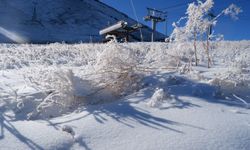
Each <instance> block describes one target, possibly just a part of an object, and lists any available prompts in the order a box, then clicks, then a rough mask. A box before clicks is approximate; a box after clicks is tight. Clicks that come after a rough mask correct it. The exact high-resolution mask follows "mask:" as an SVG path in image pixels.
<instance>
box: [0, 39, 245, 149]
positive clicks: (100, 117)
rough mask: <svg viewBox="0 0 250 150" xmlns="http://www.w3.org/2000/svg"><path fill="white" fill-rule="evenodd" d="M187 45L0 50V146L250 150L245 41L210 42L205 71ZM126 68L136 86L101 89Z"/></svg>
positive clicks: (5, 47) (0, 47)
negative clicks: (195, 63)
mask: <svg viewBox="0 0 250 150" xmlns="http://www.w3.org/2000/svg"><path fill="white" fill-rule="evenodd" d="M191 46H192V45H191V44H189V43H186V45H185V48H186V51H185V54H183V51H177V50H175V45H172V44H166V43H131V44H115V43H109V44H76V45H67V44H59V43H57V44H49V45H28V44H25V45H13V44H1V45H0V57H1V58H0V60H1V61H0V81H1V82H0V98H1V99H0V112H1V114H0V146H1V148H0V149H17V148H18V149H98V150H99V149H119V150H123V149H124V150H127V149H142V150H151V149H162V150H163V149H190V150H191V149H222V150H235V149H239V150H248V149H249V148H250V117H249V113H250V110H249V109H247V107H248V106H247V105H246V103H248V104H249V103H250V100H249V89H250V88H249V87H250V85H249V83H250V82H249V79H250V78H249V70H250V59H249V57H250V56H249V49H250V43H249V41H240V42H227V41H224V42H216V43H213V44H212V47H213V49H212V50H211V54H212V58H213V66H212V68H210V69H208V68H206V65H205V64H206V59H205V57H203V55H202V53H200V54H199V58H200V65H199V66H198V67H194V66H192V67H188V65H189V62H188V61H187V60H188V57H189V56H188V55H189V51H188V49H191V48H192V47H191ZM202 48H203V47H202V45H199V50H200V52H202ZM113 62H115V63H113ZM118 64H122V65H118ZM130 64H133V65H136V66H137V70H136V71H134V72H131V73H133V75H134V74H136V75H139V76H137V77H138V78H140V80H139V81H138V83H137V84H138V86H136V87H137V88H132V87H133V86H132V85H133V84H128V85H127V84H124V83H123V82H121V81H119V83H120V84H121V85H123V87H126V88H125V89H119V90H118V91H120V90H121V91H123V92H125V94H122V95H115V96H114V95H113V94H114V93H117V90H116V89H112V87H109V90H107V89H105V88H104V91H103V89H102V86H103V84H104V83H105V82H109V81H110V80H117V79H119V78H117V76H116V74H115V73H113V72H115V71H117V72H119V71H120V70H119V69H120V68H119V67H121V68H122V69H124V66H129V65H130ZM177 65H179V67H177ZM185 66H186V67H185ZM110 68H111V69H110ZM105 70H106V71H107V72H102V71H105ZM111 71H113V72H112V74H111ZM119 75H123V74H119ZM133 77H134V76H133ZM108 79H110V80H108ZM122 79H124V80H126V81H129V80H130V79H133V78H122ZM132 81H137V80H132ZM117 82H118V80H117ZM111 83H112V84H113V82H111ZM111 83H110V84H111ZM126 83H128V82H126ZM113 85H114V87H116V88H117V86H116V84H113ZM104 87H108V86H105V85H104ZM100 89H101V91H103V92H96V93H93V91H98V90H100ZM127 89H130V90H127ZM53 93H54V94H55V96H56V97H52V98H51V97H49V95H50V94H53ZM110 93H111V94H110ZM93 95H95V96H93ZM75 96H77V97H78V98H77V99H75ZM72 97H73V98H72ZM45 99H47V101H46V100H45ZM240 99H242V100H240ZM72 100H74V101H72ZM155 101H157V105H154V107H151V106H152V105H149V104H152V103H150V102H155ZM72 103H73V104H72ZM90 104H94V105H90ZM40 109H41V111H40ZM28 119H29V120H28Z"/></svg>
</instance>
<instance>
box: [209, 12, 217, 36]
mask: <svg viewBox="0 0 250 150" xmlns="http://www.w3.org/2000/svg"><path fill="white" fill-rule="evenodd" d="M208 16H209V20H213V19H214V18H215V17H216V16H215V15H214V13H213V12H212V11H211V12H209V13H208ZM212 32H213V25H212V24H210V26H209V28H208V34H209V40H210V38H211V37H210V35H212Z"/></svg>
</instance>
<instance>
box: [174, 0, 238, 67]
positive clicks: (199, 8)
mask: <svg viewBox="0 0 250 150" xmlns="http://www.w3.org/2000/svg"><path fill="white" fill-rule="evenodd" d="M213 6H214V1H213V0H206V1H205V2H202V1H200V0H197V3H194V2H193V3H191V4H189V6H188V9H187V11H186V15H187V16H186V17H182V18H181V19H180V20H179V21H178V22H177V24H179V22H180V21H181V20H183V19H187V21H186V23H185V26H184V27H178V26H177V25H176V23H174V28H175V29H174V32H173V34H172V36H174V38H175V39H176V38H179V37H178V36H176V35H177V34H176V33H180V32H181V33H183V31H184V32H185V33H184V34H182V35H184V36H186V39H191V40H193V47H194V55H195V65H196V66H197V65H198V56H197V41H198V40H199V37H203V36H205V38H206V44H205V45H206V46H205V51H206V55H207V60H208V65H207V66H208V68H210V65H211V58H210V54H209V47H210V42H209V40H210V39H211V35H210V31H209V29H210V28H211V26H215V25H216V23H217V21H218V18H219V17H221V16H222V15H230V16H231V17H232V18H233V19H238V18H237V15H238V14H239V13H241V12H242V10H241V9H240V8H239V7H237V6H236V5H234V4H231V5H230V6H229V7H228V8H226V9H224V10H222V11H221V13H219V14H218V15H217V16H214V18H213V19H211V18H210V16H209V13H210V12H211V10H212V8H213ZM182 38H183V37H182ZM201 40H202V39H201ZM177 41H178V40H177Z"/></svg>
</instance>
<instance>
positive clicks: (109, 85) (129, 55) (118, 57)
mask: <svg viewBox="0 0 250 150" xmlns="http://www.w3.org/2000/svg"><path fill="white" fill-rule="evenodd" d="M106 46H107V47H106V48H105V49H104V50H103V51H102V52H101V53H99V54H98V57H97V63H96V65H95V70H96V71H97V72H96V73H97V74H99V73H100V75H99V82H100V83H101V84H102V86H104V87H105V88H106V89H108V90H109V91H110V92H111V93H112V94H113V95H114V96H122V95H126V94H127V93H129V92H131V91H134V90H137V89H138V87H139V83H140V81H141V79H142V76H141V75H140V74H139V72H138V70H137V66H138V58H137V56H136V53H135V51H134V50H133V49H127V48H123V47H122V46H120V45H118V44H107V45H106Z"/></svg>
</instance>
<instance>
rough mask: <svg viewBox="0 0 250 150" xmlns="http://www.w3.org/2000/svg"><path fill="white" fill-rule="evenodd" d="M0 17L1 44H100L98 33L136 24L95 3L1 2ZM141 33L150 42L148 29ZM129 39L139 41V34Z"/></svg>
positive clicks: (62, 0)
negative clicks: (123, 25)
mask: <svg viewBox="0 0 250 150" xmlns="http://www.w3.org/2000/svg"><path fill="white" fill-rule="evenodd" d="M0 14H1V18H0V42H1V43H6V42H8V43H51V42H63V41H64V42H67V43H79V42H100V41H101V39H102V37H101V36H100V35H99V31H100V30H101V29H103V28H106V27H107V26H109V25H112V24H114V23H117V22H118V21H120V20H124V21H127V22H128V24H129V25H134V24H136V23H137V22H136V21H135V20H133V19H131V18H129V17H128V16H127V15H125V14H123V13H121V12H119V11H118V10H116V9H114V8H112V7H110V6H108V5H106V4H104V3H102V2H99V1H97V0H74V1H68V0H57V1H52V0H12V1H9V0H0ZM142 30H143V36H144V40H145V41H150V36H151V29H150V28H148V27H146V26H145V28H144V29H142ZM38 35H39V36H38ZM156 35H157V37H158V38H163V39H164V35H163V34H160V33H157V34H156ZM132 38H133V39H134V40H137V41H138V40H139V41H140V34H139V31H138V33H135V34H134V35H133V37H132Z"/></svg>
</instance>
